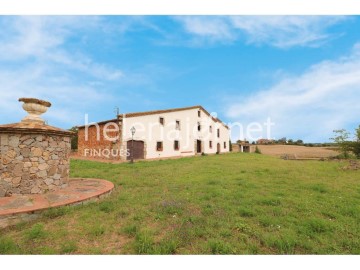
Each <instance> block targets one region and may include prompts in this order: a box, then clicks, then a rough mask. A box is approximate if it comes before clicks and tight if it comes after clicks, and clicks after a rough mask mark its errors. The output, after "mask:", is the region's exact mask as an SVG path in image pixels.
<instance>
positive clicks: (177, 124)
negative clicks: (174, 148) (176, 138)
mask: <svg viewBox="0 0 360 270" xmlns="http://www.w3.org/2000/svg"><path fill="white" fill-rule="evenodd" d="M175 129H178V130H180V121H179V120H176V122H175Z"/></svg>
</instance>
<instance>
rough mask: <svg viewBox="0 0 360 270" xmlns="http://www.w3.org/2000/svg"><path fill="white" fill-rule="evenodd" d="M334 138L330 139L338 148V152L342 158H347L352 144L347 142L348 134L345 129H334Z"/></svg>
mask: <svg viewBox="0 0 360 270" xmlns="http://www.w3.org/2000/svg"><path fill="white" fill-rule="evenodd" d="M334 133H335V137H334V138H330V139H331V140H333V141H334V143H336V144H337V145H338V146H339V150H340V152H341V153H342V155H343V157H344V158H349V152H350V151H351V148H352V142H351V141H349V138H350V133H349V132H348V131H346V129H336V130H334Z"/></svg>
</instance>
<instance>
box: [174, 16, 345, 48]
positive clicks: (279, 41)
mask: <svg viewBox="0 0 360 270" xmlns="http://www.w3.org/2000/svg"><path fill="white" fill-rule="evenodd" d="M344 19H345V17H333V16H183V17H176V18H175V20H176V21H178V22H180V23H182V25H183V28H184V30H185V31H186V32H187V33H189V34H191V35H192V36H193V40H192V42H191V44H195V45H200V44H201V42H202V43H203V42H206V41H209V42H223V43H227V42H233V41H235V40H237V39H245V40H246V41H247V42H248V43H254V44H268V45H271V46H275V47H279V48H289V47H293V46H313V47H317V46H320V45H321V44H323V43H324V42H326V41H328V40H329V39H331V38H334V37H335V36H334V35H332V34H328V33H327V30H328V28H329V27H331V26H332V25H335V24H336V23H338V22H339V21H342V20H344Z"/></svg>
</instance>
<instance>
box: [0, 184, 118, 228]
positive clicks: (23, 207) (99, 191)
mask: <svg viewBox="0 0 360 270" xmlns="http://www.w3.org/2000/svg"><path fill="white" fill-rule="evenodd" d="M113 188H114V184H113V183H111V182H109V181H106V180H102V179H92V178H86V179H85V178H73V179H70V180H69V185H68V186H67V187H65V188H63V189H60V190H57V191H53V192H48V193H44V194H26V195H13V196H11V197H3V198H0V228H1V227H7V226H9V225H13V224H16V223H17V222H20V221H26V220H32V218H31V215H33V214H35V213H36V214H39V212H40V211H42V210H46V209H49V208H52V207H59V206H64V205H74V204H80V203H83V202H85V201H89V200H97V199H98V198H100V197H102V196H105V195H106V194H109V193H110V192H111V191H112V190H113ZM27 215H29V217H28V218H27Z"/></svg>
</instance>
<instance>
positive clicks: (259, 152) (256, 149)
mask: <svg viewBox="0 0 360 270" xmlns="http://www.w3.org/2000/svg"><path fill="white" fill-rule="evenodd" d="M255 153H256V154H261V151H260V149H259V147H257V146H256V147H255Z"/></svg>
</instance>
